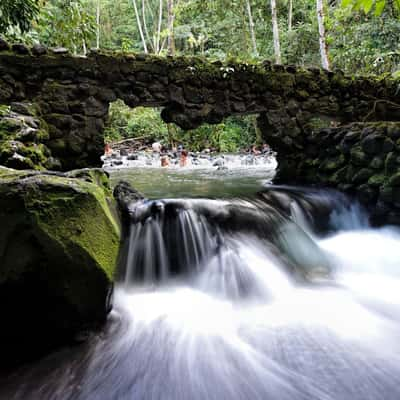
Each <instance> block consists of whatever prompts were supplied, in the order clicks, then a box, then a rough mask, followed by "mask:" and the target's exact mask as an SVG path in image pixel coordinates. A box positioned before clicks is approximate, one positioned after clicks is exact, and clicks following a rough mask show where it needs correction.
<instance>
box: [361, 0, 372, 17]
mask: <svg viewBox="0 0 400 400" xmlns="http://www.w3.org/2000/svg"><path fill="white" fill-rule="evenodd" d="M373 4H374V0H363V2H362V5H363V9H364V12H365V13H366V14H368V13H369V12H370V11H371V8H372V5H373Z"/></svg>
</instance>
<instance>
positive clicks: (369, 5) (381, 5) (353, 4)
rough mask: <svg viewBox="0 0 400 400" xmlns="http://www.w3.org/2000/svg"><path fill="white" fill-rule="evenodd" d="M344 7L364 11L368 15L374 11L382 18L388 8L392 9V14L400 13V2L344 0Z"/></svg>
mask: <svg viewBox="0 0 400 400" xmlns="http://www.w3.org/2000/svg"><path fill="white" fill-rule="evenodd" d="M342 7H344V8H347V7H350V8H352V9H353V10H362V11H364V12H365V13H366V14H368V13H369V12H371V10H374V14H375V16H380V15H381V14H382V13H383V11H384V10H385V8H386V7H391V8H392V12H393V11H395V12H396V13H400V0H390V1H386V0H343V1H342Z"/></svg>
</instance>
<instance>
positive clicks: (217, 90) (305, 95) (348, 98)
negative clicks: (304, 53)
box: [0, 41, 400, 170]
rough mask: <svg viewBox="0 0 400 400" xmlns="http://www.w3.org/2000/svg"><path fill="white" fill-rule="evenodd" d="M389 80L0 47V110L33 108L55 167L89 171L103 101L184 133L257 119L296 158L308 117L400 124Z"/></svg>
mask: <svg viewBox="0 0 400 400" xmlns="http://www.w3.org/2000/svg"><path fill="white" fill-rule="evenodd" d="M398 91H399V88H398V82H395V81H394V80H392V79H389V78H387V79H383V78H382V79H378V78H376V77H350V76H345V75H344V74H343V73H342V72H340V71H338V72H328V71H324V70H320V69H317V68H310V69H302V68H298V67H295V66H290V65H288V66H283V65H271V64H270V63H269V62H265V63H263V64H260V65H248V64H244V63H226V64H222V63H220V62H214V63H210V62H206V61H204V60H202V59H199V58H180V57H178V58H170V57H167V58H161V57H154V56H146V55H141V54H139V55H132V54H105V53H100V52H92V53H90V54H89V56H88V57H73V56H71V55H69V54H68V53H67V52H66V51H65V50H64V49H55V50H48V49H46V48H44V47H42V46H35V47H33V48H32V49H29V48H27V47H25V46H23V45H14V46H13V47H10V46H9V45H8V44H7V43H5V42H4V41H0V104H11V103H12V102H26V101H30V102H33V103H34V104H35V105H36V106H37V109H38V111H37V112H38V113H39V116H40V117H41V118H42V119H43V120H44V121H45V123H46V124H47V127H48V131H49V138H48V140H47V141H46V145H47V147H48V148H49V149H50V150H51V152H52V155H53V156H54V157H56V158H58V159H59V160H60V161H61V169H64V170H66V169H72V168H76V167H87V166H96V165H98V164H99V162H100V160H99V157H100V155H101V154H102V153H103V148H104V140H103V128H104V124H105V121H106V119H107V116H108V109H109V104H110V102H113V101H115V100H116V99H121V100H123V101H124V102H125V103H126V104H127V105H128V106H130V107H137V106H149V107H163V111H162V118H163V119H164V121H165V122H174V123H176V124H177V125H179V126H180V127H182V128H184V129H191V128H195V127H197V126H199V125H200V124H202V123H218V122H220V121H221V120H222V119H223V118H225V117H228V116H231V115H244V114H258V115H260V118H259V121H260V127H261V128H262V132H263V135H264V136H265V138H266V140H267V141H268V142H269V143H271V144H272V145H273V146H275V148H276V149H277V150H278V152H279V153H280V154H282V155H283V154H286V155H287V154H291V153H297V152H298V151H299V150H301V149H302V148H303V147H304V146H305V144H306V139H305V136H306V135H307V134H309V131H310V121H312V120H313V118H316V117H318V118H323V119H326V120H327V121H328V122H327V125H329V122H330V121H337V122H340V123H346V122H353V121H364V120H369V121H376V120H380V121H382V120H395V121H398V120H400V98H399V96H398V93H397V92H398Z"/></svg>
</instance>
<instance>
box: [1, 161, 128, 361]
mask: <svg viewBox="0 0 400 400" xmlns="http://www.w3.org/2000/svg"><path fill="white" fill-rule="evenodd" d="M113 204H114V201H113V200H112V197H111V194H110V189H109V188H108V184H107V177H106V176H105V175H104V173H103V172H102V171H97V170H95V171H89V170H84V171H74V172H71V173H68V174H60V173H50V172H36V171H16V170H11V169H8V168H4V167H0V225H1V230H0V313H1V316H2V328H1V330H0V353H1V360H0V364H1V365H0V367H2V368H4V367H11V366H12V365H15V364H18V363H20V362H22V361H26V360H29V359H33V358H35V357H38V356H40V355H42V354H44V353H45V352H47V351H49V350H51V349H52V348H54V347H55V346H58V345H60V344H65V343H68V342H71V341H73V338H74V336H75V335H77V334H78V333H79V332H82V331H86V330H90V329H93V328H96V327H98V326H100V325H101V324H102V323H103V322H104V321H105V319H106V317H107V314H108V312H109V311H110V307H111V294H112V281H113V276H114V270H115V267H116V263H117V257H118V251H119V240H120V238H119V228H118V225H117V223H116V221H115V219H114V217H113V208H114V206H113Z"/></svg>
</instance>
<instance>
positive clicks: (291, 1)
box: [288, 0, 293, 32]
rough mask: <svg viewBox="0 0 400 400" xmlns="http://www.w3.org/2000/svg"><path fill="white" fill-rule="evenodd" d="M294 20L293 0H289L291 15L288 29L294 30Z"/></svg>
mask: <svg viewBox="0 0 400 400" xmlns="http://www.w3.org/2000/svg"><path fill="white" fill-rule="evenodd" d="M292 22H293V0H289V16H288V31H289V32H291V31H292Z"/></svg>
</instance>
